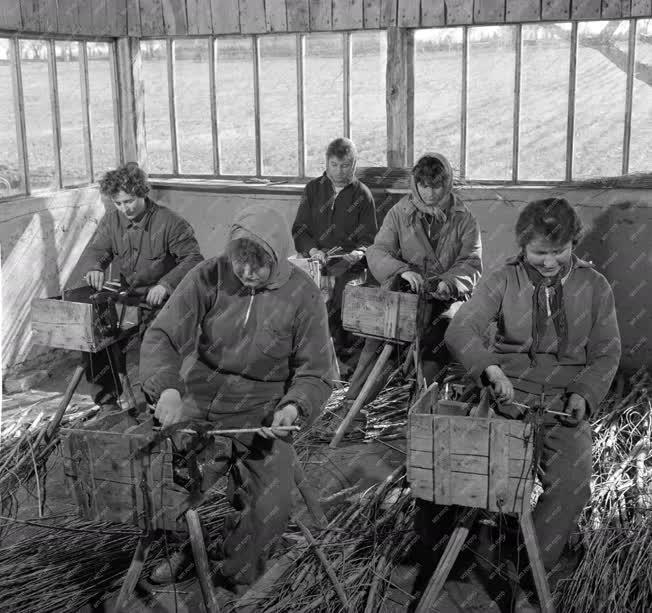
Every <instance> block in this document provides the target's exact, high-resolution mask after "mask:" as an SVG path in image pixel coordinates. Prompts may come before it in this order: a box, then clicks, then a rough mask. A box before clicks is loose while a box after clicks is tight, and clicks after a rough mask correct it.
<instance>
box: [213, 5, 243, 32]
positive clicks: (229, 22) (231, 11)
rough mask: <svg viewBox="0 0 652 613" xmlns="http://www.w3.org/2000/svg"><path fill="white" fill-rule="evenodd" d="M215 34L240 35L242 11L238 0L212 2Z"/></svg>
mask: <svg viewBox="0 0 652 613" xmlns="http://www.w3.org/2000/svg"><path fill="white" fill-rule="evenodd" d="M211 18H212V20H213V33H214V34H239V33H240V9H239V7H238V0H211Z"/></svg>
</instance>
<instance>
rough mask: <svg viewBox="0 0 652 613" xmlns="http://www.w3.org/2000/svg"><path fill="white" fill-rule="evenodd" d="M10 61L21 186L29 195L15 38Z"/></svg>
mask: <svg viewBox="0 0 652 613" xmlns="http://www.w3.org/2000/svg"><path fill="white" fill-rule="evenodd" d="M9 44H10V48H11V52H12V53H11V55H12V58H13V61H12V71H11V72H12V78H13V82H14V88H13V89H14V106H15V115H16V120H17V121H16V143H17V145H18V156H19V159H20V161H21V162H22V165H23V181H24V183H23V185H24V186H25V193H26V194H27V195H28V196H29V194H30V193H31V184H30V180H29V156H28V153H27V130H26V124H25V99H24V97H23V73H22V66H21V62H20V41H19V40H18V39H16V38H12V39H10V40H9Z"/></svg>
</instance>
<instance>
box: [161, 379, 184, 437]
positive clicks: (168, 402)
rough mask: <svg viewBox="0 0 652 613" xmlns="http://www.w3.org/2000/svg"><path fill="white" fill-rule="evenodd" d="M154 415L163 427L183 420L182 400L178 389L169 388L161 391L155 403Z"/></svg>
mask: <svg viewBox="0 0 652 613" xmlns="http://www.w3.org/2000/svg"><path fill="white" fill-rule="evenodd" d="M154 417H156V419H158V420H159V421H160V422H161V426H163V428H167V427H169V426H173V425H174V424H177V423H179V422H180V421H183V401H182V400H181V394H180V393H179V390H176V389H173V388H169V389H166V390H164V391H163V393H162V394H161V397H160V398H159V399H158V402H157V403H156V409H155V411H154Z"/></svg>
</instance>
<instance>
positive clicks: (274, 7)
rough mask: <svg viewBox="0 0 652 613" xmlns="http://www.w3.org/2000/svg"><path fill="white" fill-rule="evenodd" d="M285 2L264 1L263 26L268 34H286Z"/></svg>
mask: <svg viewBox="0 0 652 613" xmlns="http://www.w3.org/2000/svg"><path fill="white" fill-rule="evenodd" d="M285 11H286V6H285V0H265V26H266V29H267V31H268V32H287V29H288V20H287V14H286V12H285Z"/></svg>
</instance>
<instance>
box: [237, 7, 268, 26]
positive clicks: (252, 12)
mask: <svg viewBox="0 0 652 613" xmlns="http://www.w3.org/2000/svg"><path fill="white" fill-rule="evenodd" d="M266 29H267V28H266V22H265V1H264V0H240V31H241V32H242V33H243V34H261V33H263V32H265V31H266Z"/></svg>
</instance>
